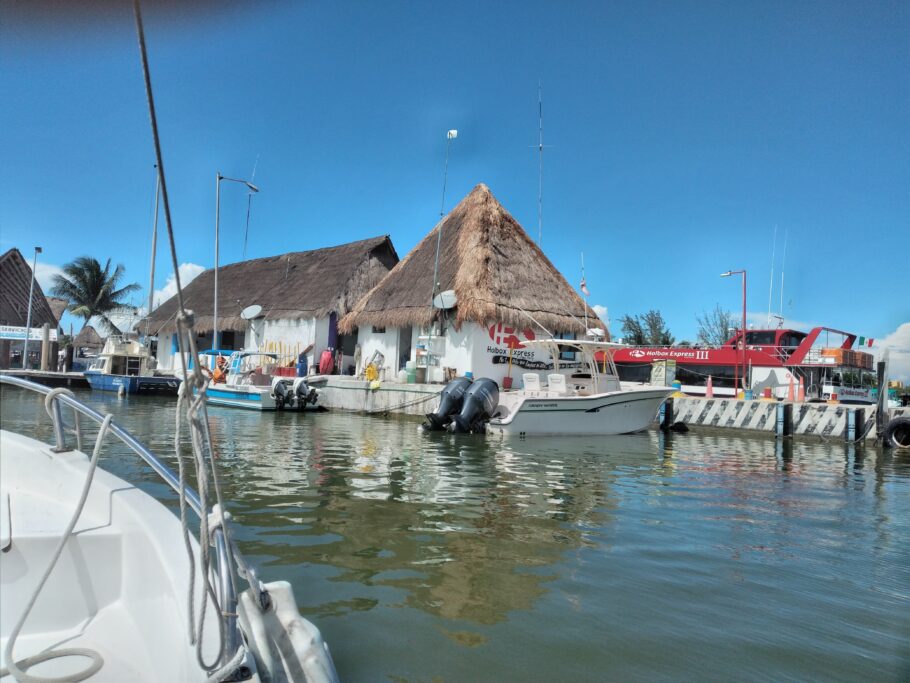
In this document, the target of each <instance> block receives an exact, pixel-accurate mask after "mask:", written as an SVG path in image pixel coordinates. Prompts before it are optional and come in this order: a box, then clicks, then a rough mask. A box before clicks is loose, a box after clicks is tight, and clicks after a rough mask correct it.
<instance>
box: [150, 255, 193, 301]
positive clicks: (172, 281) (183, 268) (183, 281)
mask: <svg viewBox="0 0 910 683" xmlns="http://www.w3.org/2000/svg"><path fill="white" fill-rule="evenodd" d="M204 271H205V267H204V266H200V265H199V264H198V263H181V264H180V269H179V271H178V272H179V273H180V286H181V287H186V286H187V285H188V284H189V283H190V282H192V281H193V280H195V279H196V277H197V276H198V275H199V274H200V273H202V272H204ZM175 294H177V280H176V278H174V274H173V273H171V274H170V275H168V276H167V280H166V281H165V283H164V287H162V288H161V289H156V290H155V295H154V296H153V297H152V302H153V305H154V307H155V308H157V307H158V306H160V305H161V304H163V303H164V302H165V301H167V300H168V299H170V298H171V297H172V296H174V295H175Z"/></svg>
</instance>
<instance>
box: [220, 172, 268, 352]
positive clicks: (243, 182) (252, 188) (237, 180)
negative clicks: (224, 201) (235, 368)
mask: <svg viewBox="0 0 910 683" xmlns="http://www.w3.org/2000/svg"><path fill="white" fill-rule="evenodd" d="M222 180H230V181H231V182H232V183H240V184H241V185H246V186H247V188H248V189H249V190H250V192H259V188H258V187H256V186H255V185H253V183H251V182H249V181H248V180H242V179H240V178H228V177H227V176H223V175H221V172H220V171H216V172H215V301H214V305H213V313H212V348H213V349H217V348H219V346H218V233H219V223H220V221H221V181H222Z"/></svg>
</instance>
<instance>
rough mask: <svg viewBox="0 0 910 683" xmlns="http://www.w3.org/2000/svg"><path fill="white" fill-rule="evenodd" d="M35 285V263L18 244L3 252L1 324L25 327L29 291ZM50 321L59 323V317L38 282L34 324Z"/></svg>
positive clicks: (33, 308)
mask: <svg viewBox="0 0 910 683" xmlns="http://www.w3.org/2000/svg"><path fill="white" fill-rule="evenodd" d="M31 285H32V267H31V265H30V264H29V263H28V262H27V261H26V260H25V258H24V257H23V256H22V254H21V253H20V251H19V250H18V249H16V248H15V247H14V248H12V249H10V250H9V251H7V252H6V253H5V254H3V256H0V325H12V326H14V327H25V323H26V321H27V319H28V293H29V289H30V288H31ZM44 323H49V324H50V326H51V327H53V328H56V327H57V318H56V316H55V315H54V312H53V311H52V310H51V307H50V306H49V305H48V303H47V299H46V298H45V297H44V292H43V291H42V290H41V285H39V284H38V283H37V282H35V291H34V294H33V295H32V320H31V324H32V327H41V326H43V325H44Z"/></svg>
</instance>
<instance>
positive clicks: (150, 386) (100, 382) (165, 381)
mask: <svg viewBox="0 0 910 683" xmlns="http://www.w3.org/2000/svg"><path fill="white" fill-rule="evenodd" d="M85 379H86V380H88V383H89V385H90V386H91V387H92V389H94V390H96V391H120V388H121V387H123V390H124V391H125V392H126V393H128V394H174V395H176V394H177V389H178V388H179V387H180V380H179V379H177V378H176V377H137V376H135V375H105V374H102V373H100V372H86V373H85Z"/></svg>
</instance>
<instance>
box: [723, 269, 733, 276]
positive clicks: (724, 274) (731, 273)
mask: <svg viewBox="0 0 910 683" xmlns="http://www.w3.org/2000/svg"><path fill="white" fill-rule="evenodd" d="M731 275H733V271H732V270H728V271H727V272H726V273H721V274H720V276H721V277H730V276H731Z"/></svg>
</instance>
